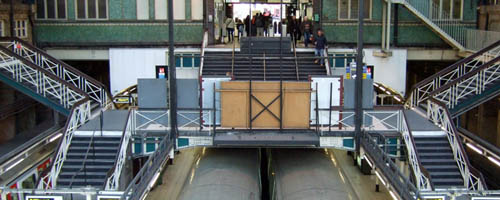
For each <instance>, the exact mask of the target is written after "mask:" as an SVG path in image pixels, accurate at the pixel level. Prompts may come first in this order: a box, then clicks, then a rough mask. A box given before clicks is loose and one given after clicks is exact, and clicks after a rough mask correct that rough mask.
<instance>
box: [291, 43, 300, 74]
mask: <svg viewBox="0 0 500 200" xmlns="http://www.w3.org/2000/svg"><path fill="white" fill-rule="evenodd" d="M292 47H293V57H294V59H295V73H296V74H297V81H298V80H300V79H299V78H300V77H299V63H298V62H297V48H295V42H292Z"/></svg>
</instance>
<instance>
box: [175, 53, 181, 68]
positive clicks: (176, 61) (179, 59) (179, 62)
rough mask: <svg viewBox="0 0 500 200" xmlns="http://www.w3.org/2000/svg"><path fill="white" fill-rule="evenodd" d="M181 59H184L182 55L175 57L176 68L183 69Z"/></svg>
mask: <svg viewBox="0 0 500 200" xmlns="http://www.w3.org/2000/svg"><path fill="white" fill-rule="evenodd" d="M181 58H182V57H181V56H180V55H179V56H176V57H175V66H176V67H181Z"/></svg>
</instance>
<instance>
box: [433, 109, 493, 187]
mask: <svg viewBox="0 0 500 200" xmlns="http://www.w3.org/2000/svg"><path fill="white" fill-rule="evenodd" d="M427 118H429V119H430V120H431V121H432V122H434V124H436V125H437V126H439V127H441V129H442V130H443V131H444V132H445V133H446V137H447V138H448V141H449V142H450V145H451V149H452V151H453V156H454V158H455V161H456V162H457V165H458V168H459V170H460V173H461V174H462V178H463V180H464V186H465V187H466V188H467V189H469V190H484V185H483V182H482V181H481V177H480V174H474V173H471V169H470V168H469V165H470V163H469V161H468V160H467V157H466V155H465V153H464V152H465V151H464V150H463V146H462V144H461V142H460V138H459V136H458V134H457V132H456V129H455V125H454V124H453V122H452V121H451V119H450V114H449V113H448V109H447V108H446V107H445V106H444V105H441V102H438V101H437V100H434V99H429V100H428V101H427Z"/></svg>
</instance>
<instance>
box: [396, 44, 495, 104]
mask: <svg viewBox="0 0 500 200" xmlns="http://www.w3.org/2000/svg"><path fill="white" fill-rule="evenodd" d="M499 52H500V42H496V43H494V44H492V45H490V46H488V47H487V48H485V49H483V50H481V51H479V52H477V53H476V54H474V55H472V56H471V57H468V58H465V59H463V60H461V61H459V62H457V63H455V64H453V65H451V66H449V67H447V68H446V69H444V70H442V71H440V72H438V73H437V74H435V75H434V76H431V77H429V78H427V79H425V80H423V81H421V82H419V83H417V84H416V85H415V86H414V88H413V89H412V90H411V93H410V95H409V98H408V99H407V101H406V106H407V107H418V106H419V105H420V104H421V103H425V101H426V100H427V98H429V94H430V93H431V92H433V91H434V90H437V89H438V88H440V87H441V86H444V85H446V84H448V83H450V82H452V81H454V80H457V79H460V78H462V76H464V75H465V74H467V73H469V72H471V71H474V70H475V69H477V68H479V67H481V66H482V65H483V64H485V63H487V62H490V61H491V60H492V59H495V58H498V56H500V55H499ZM495 55H496V56H495Z"/></svg>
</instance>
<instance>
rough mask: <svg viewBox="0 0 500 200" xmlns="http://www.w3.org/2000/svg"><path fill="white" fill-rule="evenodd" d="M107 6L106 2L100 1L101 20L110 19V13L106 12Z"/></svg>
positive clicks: (104, 0)
mask: <svg viewBox="0 0 500 200" xmlns="http://www.w3.org/2000/svg"><path fill="white" fill-rule="evenodd" d="M107 6H108V4H107V3H106V0H99V19H106V18H108V13H107V12H106V10H107V9H106V8H107Z"/></svg>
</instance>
